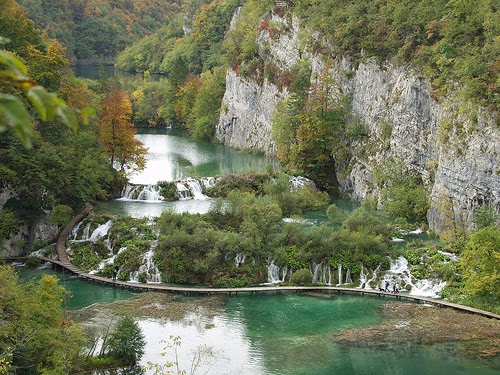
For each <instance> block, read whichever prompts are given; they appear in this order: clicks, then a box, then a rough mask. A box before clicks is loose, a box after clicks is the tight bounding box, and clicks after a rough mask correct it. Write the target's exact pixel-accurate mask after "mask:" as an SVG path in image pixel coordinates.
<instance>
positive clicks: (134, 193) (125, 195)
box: [121, 184, 163, 202]
mask: <svg viewBox="0 0 500 375" xmlns="http://www.w3.org/2000/svg"><path fill="white" fill-rule="evenodd" d="M160 190H161V189H160V187H159V186H158V185H137V184H127V186H125V188H124V190H123V192H122V198H121V199H123V200H138V201H149V202H159V201H162V200H163V197H162V196H161V195H160Z"/></svg>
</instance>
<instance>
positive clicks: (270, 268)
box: [267, 260, 282, 284]
mask: <svg viewBox="0 0 500 375" xmlns="http://www.w3.org/2000/svg"><path fill="white" fill-rule="evenodd" d="M267 281H268V282H269V283H271V284H277V283H281V282H282V280H280V268H279V267H278V266H277V265H276V264H274V260H272V261H271V263H269V264H268V265H267Z"/></svg>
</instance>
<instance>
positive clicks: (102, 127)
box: [99, 85, 147, 171]
mask: <svg viewBox="0 0 500 375" xmlns="http://www.w3.org/2000/svg"><path fill="white" fill-rule="evenodd" d="M131 117H132V104H131V102H130V98H129V96H128V94H127V93H126V92H124V91H122V90H121V89H120V88H119V87H118V86H117V85H111V87H110V91H109V93H108V95H107V96H106V98H105V99H104V101H103V102H102V104H101V117H100V123H99V139H100V141H101V143H102V144H103V146H104V148H105V150H106V151H107V153H108V155H109V157H110V163H111V165H112V166H114V167H118V169H119V170H120V171H125V168H128V169H132V170H140V169H143V168H144V165H145V159H144V155H145V154H146V152H147V148H146V147H144V145H143V144H142V142H140V141H139V140H137V139H136V138H135V134H136V132H135V129H134V125H133V124H132V122H131V121H130V119H131Z"/></svg>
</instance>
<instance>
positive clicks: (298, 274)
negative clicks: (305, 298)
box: [292, 268, 312, 285]
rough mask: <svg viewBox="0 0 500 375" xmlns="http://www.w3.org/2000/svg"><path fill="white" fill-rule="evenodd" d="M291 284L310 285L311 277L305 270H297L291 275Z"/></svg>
mask: <svg viewBox="0 0 500 375" xmlns="http://www.w3.org/2000/svg"><path fill="white" fill-rule="evenodd" d="M292 283H294V284H297V285H304V284H310V283H312V275H311V272H309V270H308V269H306V268H301V269H300V270H297V271H295V272H294V273H293V275H292Z"/></svg>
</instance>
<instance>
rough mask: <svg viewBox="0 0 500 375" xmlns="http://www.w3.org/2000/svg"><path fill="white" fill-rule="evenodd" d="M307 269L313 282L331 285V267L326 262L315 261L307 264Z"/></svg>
mask: <svg viewBox="0 0 500 375" xmlns="http://www.w3.org/2000/svg"><path fill="white" fill-rule="evenodd" d="M309 271H310V272H311V275H312V279H313V280H312V282H313V283H322V284H325V285H332V269H331V268H330V266H329V265H328V263H326V264H323V263H318V264H317V263H315V262H313V263H312V265H310V266H309Z"/></svg>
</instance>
